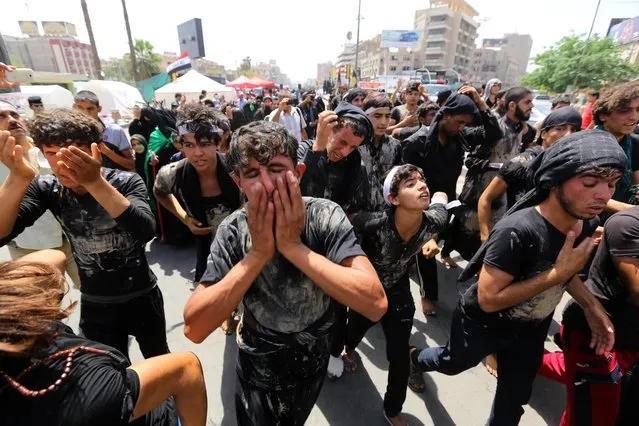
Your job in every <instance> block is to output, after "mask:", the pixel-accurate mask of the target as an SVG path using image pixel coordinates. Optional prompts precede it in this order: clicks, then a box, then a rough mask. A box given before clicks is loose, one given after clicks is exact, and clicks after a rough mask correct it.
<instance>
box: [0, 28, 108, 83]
mask: <svg viewBox="0 0 639 426" xmlns="http://www.w3.org/2000/svg"><path fill="white" fill-rule="evenodd" d="M3 38H4V41H5V43H6V45H7V49H8V50H9V55H11V56H13V57H15V58H16V59H17V60H19V61H20V62H22V63H23V64H24V65H25V66H26V67H28V68H31V69H32V70H34V71H48V72H57V73H72V74H86V75H88V76H89V77H91V78H96V77H97V71H96V68H95V63H94V61H93V53H92V51H91V46H90V45H89V44H86V43H82V42H79V41H78V40H76V39H75V37H72V36H67V37H47V36H44V37H29V38H21V37H12V36H3Z"/></svg>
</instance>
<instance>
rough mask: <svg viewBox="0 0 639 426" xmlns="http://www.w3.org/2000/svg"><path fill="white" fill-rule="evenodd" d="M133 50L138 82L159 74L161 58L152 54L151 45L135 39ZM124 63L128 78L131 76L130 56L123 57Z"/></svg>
mask: <svg viewBox="0 0 639 426" xmlns="http://www.w3.org/2000/svg"><path fill="white" fill-rule="evenodd" d="M133 48H134V50H135V59H136V65H137V71H138V78H139V79H140V80H146V79H147V78H151V77H153V76H154V75H156V74H159V73H160V72H161V70H160V63H162V57H161V56H160V55H158V54H157V53H155V52H153V45H152V44H151V43H150V42H148V41H146V40H140V39H136V40H135V44H134V46H133ZM123 59H124V63H125V66H126V69H127V71H128V74H129V76H130V75H132V72H131V70H132V69H133V68H132V66H131V55H130V54H128V53H127V54H126V55H124V58H123Z"/></svg>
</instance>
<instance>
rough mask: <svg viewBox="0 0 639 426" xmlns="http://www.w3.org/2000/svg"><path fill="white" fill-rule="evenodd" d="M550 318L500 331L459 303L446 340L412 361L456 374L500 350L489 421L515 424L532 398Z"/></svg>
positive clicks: (423, 367) (496, 424) (425, 368)
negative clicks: (443, 343)
mask: <svg viewBox="0 0 639 426" xmlns="http://www.w3.org/2000/svg"><path fill="white" fill-rule="evenodd" d="M551 320H552V315H551V316H549V317H548V318H546V319H544V320H543V321H541V322H539V323H538V324H536V325H535V326H530V327H528V328H527V329H526V331H517V330H516V329H513V330H505V329H499V330H498V329H495V328H494V327H493V326H491V325H489V324H486V323H485V322H483V321H480V320H477V319H473V318H470V317H469V316H467V315H466V314H465V313H463V310H462V307H461V306H460V305H457V308H456V309H455V310H454V311H453V318H452V322H451V326H450V338H449V340H448V344H447V345H446V346H440V347H437V348H427V349H423V350H422V351H421V352H419V354H417V356H415V354H414V356H413V362H414V363H415V364H416V365H417V366H418V368H420V369H421V370H422V371H425V372H427V371H438V372H440V373H443V374H447V375H456V374H459V373H461V372H463V371H466V370H468V369H469V368H471V367H474V366H475V365H477V364H479V362H480V361H481V360H482V359H484V357H486V355H488V354H491V353H495V354H497V359H498V360H499V364H498V367H497V373H498V376H499V378H498V379H497V390H496V392H495V399H494V400H493V406H492V409H491V413H490V418H489V419H488V423H487V424H488V425H493V426H504V425H506V426H510V425H516V424H518V423H519V420H520V418H521V415H522V414H523V413H524V409H523V408H522V406H523V405H524V404H527V403H528V400H529V399H530V394H531V392H532V385H533V381H534V380H535V377H536V376H537V370H538V369H539V366H540V365H541V361H542V358H543V354H544V341H545V339H546V335H547V334H548V327H549V326H550V322H551Z"/></svg>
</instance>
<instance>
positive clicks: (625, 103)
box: [592, 82, 639, 124]
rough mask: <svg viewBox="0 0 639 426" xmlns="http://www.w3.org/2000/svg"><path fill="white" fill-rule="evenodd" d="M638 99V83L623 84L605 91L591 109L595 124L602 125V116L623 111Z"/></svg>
mask: <svg viewBox="0 0 639 426" xmlns="http://www.w3.org/2000/svg"><path fill="white" fill-rule="evenodd" d="M637 98H639V82H634V83H624V84H620V85H618V86H615V87H613V88H611V89H608V90H606V91H605V92H604V93H603V94H602V95H601V97H600V98H599V99H597V101H596V102H595V104H594V105H593V107H592V117H593V119H594V120H595V124H603V121H602V120H601V116H602V115H610V114H611V113H612V112H614V111H624V110H627V109H628V108H630V104H631V103H632V101H634V100H635V99H637Z"/></svg>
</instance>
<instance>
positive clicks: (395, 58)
mask: <svg viewBox="0 0 639 426" xmlns="http://www.w3.org/2000/svg"><path fill="white" fill-rule="evenodd" d="M380 41H381V35H376V36H375V37H373V38H372V39H370V40H366V41H364V42H361V43H360V47H359V58H358V66H359V68H360V72H361V78H362V79H363V80H374V79H375V78H376V77H377V76H380V75H409V74H411V73H413V67H414V64H415V58H416V56H417V55H418V54H419V52H417V51H416V50H414V49H407V48H383V47H380Z"/></svg>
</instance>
